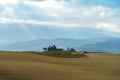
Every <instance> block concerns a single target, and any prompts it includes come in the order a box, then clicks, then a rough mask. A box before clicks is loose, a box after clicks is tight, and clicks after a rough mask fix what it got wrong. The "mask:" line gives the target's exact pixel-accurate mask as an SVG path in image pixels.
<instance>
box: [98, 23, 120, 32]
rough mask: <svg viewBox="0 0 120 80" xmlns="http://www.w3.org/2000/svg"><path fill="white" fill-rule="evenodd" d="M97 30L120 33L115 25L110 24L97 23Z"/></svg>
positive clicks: (119, 29)
mask: <svg viewBox="0 0 120 80" xmlns="http://www.w3.org/2000/svg"><path fill="white" fill-rule="evenodd" d="M96 28H97V29H102V30H105V31H110V32H119V33H120V28H119V27H118V26H116V25H113V24H110V23H98V24H97V25H96Z"/></svg>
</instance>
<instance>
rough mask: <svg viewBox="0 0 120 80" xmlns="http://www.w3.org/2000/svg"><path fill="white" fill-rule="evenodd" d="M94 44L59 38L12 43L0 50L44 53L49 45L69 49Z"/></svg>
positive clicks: (86, 41)
mask: <svg viewBox="0 0 120 80" xmlns="http://www.w3.org/2000/svg"><path fill="white" fill-rule="evenodd" d="M88 43H92V41H90V40H87V39H70V38H66V39H65V38H58V39H40V40H31V41H23V42H18V43H12V44H7V45H3V46H0V50H7V51H42V49H43V47H48V46H49V45H53V44H55V45H56V46H58V47H62V48H65V49H67V48H68V47H69V48H74V47H76V46H77V47H78V46H81V45H85V44H88Z"/></svg>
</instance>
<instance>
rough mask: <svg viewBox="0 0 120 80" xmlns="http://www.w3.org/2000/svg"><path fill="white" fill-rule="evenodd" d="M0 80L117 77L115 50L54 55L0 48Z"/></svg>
mask: <svg viewBox="0 0 120 80" xmlns="http://www.w3.org/2000/svg"><path fill="white" fill-rule="evenodd" d="M0 79H1V80H66V79H67V80H120V55H119V54H104V53H102V54H101V53H98V54H94V53H91V54H86V56H85V57H82V58H56V57H48V56H43V55H39V54H34V53H29V52H27V53H26V52H0Z"/></svg>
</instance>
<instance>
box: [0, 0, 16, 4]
mask: <svg viewBox="0 0 120 80" xmlns="http://www.w3.org/2000/svg"><path fill="white" fill-rule="evenodd" d="M17 2H18V0H0V4H3V5H6V4H16V3H17Z"/></svg>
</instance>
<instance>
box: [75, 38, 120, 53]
mask: <svg viewBox="0 0 120 80" xmlns="http://www.w3.org/2000/svg"><path fill="white" fill-rule="evenodd" d="M80 48H81V50H83V51H88V52H110V53H120V39H113V40H108V41H104V42H98V43H94V44H86V45H83V46H81V47H79V48H77V49H80Z"/></svg>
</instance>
